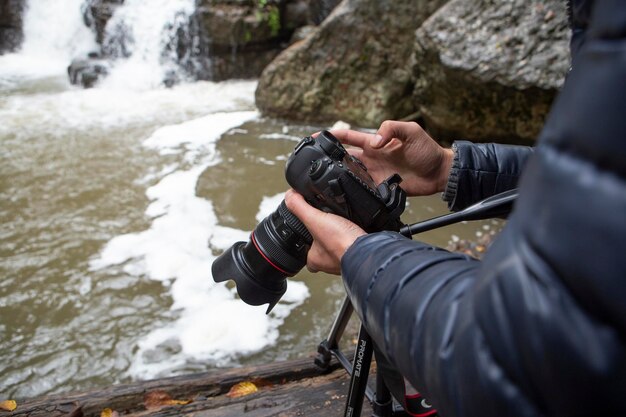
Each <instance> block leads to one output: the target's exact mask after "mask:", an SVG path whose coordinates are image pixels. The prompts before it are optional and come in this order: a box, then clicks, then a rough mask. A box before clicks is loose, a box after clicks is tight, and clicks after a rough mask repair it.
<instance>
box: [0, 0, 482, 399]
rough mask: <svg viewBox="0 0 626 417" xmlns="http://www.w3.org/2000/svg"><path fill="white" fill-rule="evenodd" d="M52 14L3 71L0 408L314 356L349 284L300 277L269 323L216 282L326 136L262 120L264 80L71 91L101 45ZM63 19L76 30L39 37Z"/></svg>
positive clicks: (108, 84) (73, 4)
mask: <svg viewBox="0 0 626 417" xmlns="http://www.w3.org/2000/svg"><path fill="white" fill-rule="evenodd" d="M59 1H60V0H54V1H52V0H49V1H44V0H40V1H39V3H36V2H35V4H37V6H36V7H35V6H32V5H31V6H32V7H31V9H30V10H29V12H28V14H27V18H26V40H25V44H24V47H23V48H22V50H21V51H20V52H19V53H16V54H10V55H4V56H0V219H1V226H0V375H2V378H0V399H3V398H10V397H17V398H23V397H31V396H35V395H41V394H49V393H57V392H64V391H72V390H81V389H88V388H93V387H99V386H105V385H110V384H113V383H120V382H129V381H133V380H138V379H147V378H156V377H162V376H171V375H176V374H182V373H189V372H196V371H206V370H210V369H213V368H216V367H224V366H239V365H242V364H251V363H264V362H268V361H275V360H282V359H289V358H295V357H302V356H308V355H310V354H311V353H312V352H314V350H315V349H316V346H317V344H318V343H319V342H320V341H321V339H322V338H323V337H324V335H325V334H326V332H327V330H328V327H329V326H330V325H331V323H332V320H333V318H334V314H335V312H336V311H337V309H338V305H339V303H340V302H341V300H342V299H343V297H344V292H343V287H342V283H341V280H340V279H339V278H337V277H331V276H326V275H323V274H316V275H313V274H310V273H308V272H306V270H305V271H303V272H301V273H300V274H298V275H297V276H296V277H294V279H293V280H290V283H289V290H288V292H287V294H286V295H285V297H284V298H283V300H282V301H281V303H280V304H279V305H278V306H277V307H276V308H275V309H274V311H273V312H272V313H271V314H270V315H268V316H266V315H265V314H264V312H265V307H250V306H247V305H245V304H244V303H243V302H241V301H240V300H238V299H237V298H236V295H235V293H234V290H233V289H232V287H231V286H228V285H224V284H220V285H216V284H214V283H213V281H212V279H211V273H210V267H211V263H212V261H213V260H214V259H215V257H216V255H218V254H219V253H220V252H221V251H222V250H223V249H225V248H227V247H229V246H230V245H231V244H232V243H234V242H235V241H237V240H247V238H248V234H249V231H250V230H252V229H253V228H254V227H255V225H256V224H257V223H258V222H259V221H260V220H261V219H262V218H263V217H264V216H265V215H267V214H268V213H270V212H272V211H273V210H275V208H276V207H277V205H278V203H279V202H280V201H281V199H282V197H283V193H284V191H285V190H286V189H287V184H286V182H285V180H284V176H283V168H284V162H285V160H286V158H287V157H288V155H289V154H290V153H291V151H292V150H293V147H294V145H295V144H296V142H297V141H298V140H299V139H300V138H301V137H302V136H304V135H307V134H309V133H311V132H313V131H316V130H318V129H320V128H322V127H325V126H306V125H298V124H286V123H281V122H279V121H275V120H268V119H264V118H262V117H261V116H260V115H259V113H258V112H257V110H256V108H255V106H254V90H255V87H256V82H255V81H228V82H221V83H212V82H187V83H182V84H179V85H177V86H175V87H174V88H169V89H167V88H164V87H161V86H160V85H159V84H158V83H155V82H154V74H146V75H145V76H141V71H146V70H147V71H151V70H150V68H149V67H150V66H148V68H147V69H146V68H145V66H144V68H143V69H142V65H143V64H142V63H141V62H138V63H137V65H131V64H132V62H131V63H130V64H129V61H124V62H120V63H119V69H118V70H115V71H114V73H113V76H112V77H111V78H110V79H109V80H105V81H104V82H103V83H102V84H101V85H99V86H98V87H96V88H93V89H89V90H84V89H81V88H78V87H74V86H70V85H69V84H68V82H67V77H66V74H65V67H66V65H67V62H69V61H68V60H69V59H70V58H71V56H73V55H76V53H77V51H79V52H80V51H88V50H89V49H90V48H93V39H92V38H91V37H90V36H92V35H90V34H89V32H88V31H87V32H85V31H82V30H83V29H84V28H83V29H81V27H80V25H79V24H77V23H76V21H77V19H78V21H80V13H77V14H76V16H70V15H71V13H69V12H68V10H69V11H71V10H74V11H76V10H78V9H77V7H78V8H79V7H80V4H81V3H82V2H81V1H78V0H63V3H67V4H66V5H65V6H64V7H60V6H58V4H59ZM133 3H134V2H129V4H131V5H132V4H133ZM186 3H188V2H182V3H181V4H182V6H181V7H188V6H187V5H186ZM46 7H48V9H46ZM174 9H175V8H174ZM54 10H62V11H63V13H61V14H60V15H59V16H58V19H69V21H68V23H65V26H62V25H60V26H59V27H62V28H63V30H60V29H59V31H58V32H59V33H57V32H54V33H48V34H47V35H46V36H41V25H42V22H41V19H49V18H50V14H51V13H54ZM173 12H176V10H174V11H173ZM122 18H123V17H119V18H118V20H119V19H122ZM38 19H39V20H38ZM164 19H167V16H166V17H164ZM47 27H50V25H48V26H47ZM81 31H82V32H81ZM77 40H80V42H77ZM125 73H126V74H127V76H126V77H125V76H124V74H125ZM129 80H133V83H131V84H129ZM443 212H445V206H444V204H443V203H442V202H441V201H440V199H439V197H436V196H435V197H429V198H418V199H411V201H410V203H409V206H408V209H407V211H406V213H405V215H404V216H403V219H404V220H405V221H407V222H409V221H417V220H419V219H424V218H429V217H432V216H434V215H437V214H440V213H443ZM492 228H493V225H492V224H491V223H473V224H462V225H458V226H455V227H452V228H447V229H443V230H439V231H434V232H431V233H428V234H426V235H424V236H423V237H422V238H423V239H425V240H427V241H429V242H431V243H434V244H438V245H444V246H445V245H446V244H447V243H448V242H449V241H450V239H456V238H473V237H475V236H476V234H481V233H486V232H488V231H490V230H491V229H492Z"/></svg>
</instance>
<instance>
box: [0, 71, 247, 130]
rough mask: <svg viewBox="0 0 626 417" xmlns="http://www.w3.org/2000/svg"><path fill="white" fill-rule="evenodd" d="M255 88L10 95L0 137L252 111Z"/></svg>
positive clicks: (240, 84)
mask: <svg viewBox="0 0 626 417" xmlns="http://www.w3.org/2000/svg"><path fill="white" fill-rule="evenodd" d="M256 85H257V83H256V81H229V82H220V83H215V82H209V81H202V82H196V83H189V84H180V85H177V86H175V87H173V88H155V89H152V90H145V91H135V90H111V89H107V88H104V87H103V88H92V89H88V90H83V89H79V88H76V89H69V90H66V91H62V92H44V93H39V94H25V95H20V94H17V95H11V96H9V97H7V98H6V99H4V100H3V101H2V102H0V120H3V123H2V124H0V134H4V133H6V134H11V133H16V134H24V135H26V136H31V137H32V136H36V135H41V134H45V135H65V134H66V133H67V131H68V130H74V131H75V130H82V131H86V132H87V133H88V132H89V131H90V130H93V129H98V130H109V129H116V128H120V127H123V128H127V127H130V126H137V125H145V124H157V125H158V124H163V123H167V122H168V121H169V122H170V123H172V122H175V121H177V120H184V119H188V118H189V117H190V116H193V115H201V114H208V113H215V112H232V111H236V110H241V109H246V108H249V109H253V108H254V90H255V88H256ZM209 130H210V129H209Z"/></svg>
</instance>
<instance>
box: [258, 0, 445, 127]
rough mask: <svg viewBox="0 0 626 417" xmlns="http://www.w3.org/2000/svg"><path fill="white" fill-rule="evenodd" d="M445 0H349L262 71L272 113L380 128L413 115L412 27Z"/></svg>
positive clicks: (264, 99) (266, 107)
mask: <svg viewBox="0 0 626 417" xmlns="http://www.w3.org/2000/svg"><path fill="white" fill-rule="evenodd" d="M444 3H445V0H393V1H392V0H344V1H342V2H341V3H340V4H339V6H337V8H335V9H334V11H333V12H332V13H331V14H330V15H329V16H328V17H327V18H326V20H324V22H323V23H322V24H321V25H320V26H319V29H318V30H316V31H314V33H313V34H311V35H310V36H309V37H307V38H305V39H304V40H303V41H301V42H299V43H296V44H294V45H292V46H291V47H289V48H288V49H286V50H285V51H284V52H282V53H281V54H280V56H279V57H277V58H276V60H274V61H273V62H272V63H271V64H270V65H269V66H268V67H267V68H266V69H265V70H264V72H263V74H262V76H261V78H260V80H259V86H258V89H257V91H256V101H257V106H258V107H259V108H260V109H261V110H262V111H263V112H264V113H265V114H267V115H270V116H275V117H283V118H288V119H297V120H305V121H313V122H328V121H335V120H338V119H341V120H345V121H347V122H351V123H354V124H357V125H361V126H377V125H378V124H379V123H380V122H381V121H382V120H383V119H386V118H398V117H402V116H405V115H406V114H409V113H411V111H412V110H413V109H414V107H415V105H413V104H412V103H411V91H412V90H413V83H412V80H411V68H410V65H409V59H410V56H411V49H412V45H413V42H414V32H415V30H416V29H417V28H418V27H419V26H420V25H421V23H422V22H423V21H424V20H426V18H427V17H428V16H430V15H431V14H432V13H433V12H434V11H435V10H437V8H439V7H440V6H441V5H442V4H444Z"/></svg>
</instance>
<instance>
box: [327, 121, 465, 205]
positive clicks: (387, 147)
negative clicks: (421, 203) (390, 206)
mask: <svg viewBox="0 0 626 417" xmlns="http://www.w3.org/2000/svg"><path fill="white" fill-rule="evenodd" d="M331 133H332V134H333V135H334V136H335V137H336V138H337V139H339V140H340V141H341V142H342V143H344V144H347V145H352V146H355V147H357V148H360V149H355V148H351V149H349V152H350V154H352V155H354V156H356V157H357V158H359V159H360V160H361V161H362V162H363V163H364V164H365V166H366V167H367V170H368V171H369V173H370V175H371V176H372V178H373V179H374V181H376V183H377V184H380V183H381V182H383V181H384V180H386V179H387V178H389V176H391V175H393V174H395V173H398V174H400V176H401V177H402V180H403V181H402V183H401V184H400V186H401V187H402V188H403V189H404V191H406V192H407V194H408V195H409V196H421V195H431V194H434V193H437V192H442V191H444V189H445V187H446V183H447V181H448V173H449V172H450V167H451V166H452V159H453V157H454V155H453V152H452V150H451V149H445V148H443V147H441V146H440V145H439V144H438V143H437V142H435V141H434V140H433V139H432V138H431V137H430V136H428V133H426V132H425V131H424V129H422V128H421V127H420V125H418V124H417V123H415V122H397V121H389V120H388V121H385V122H383V123H382V124H381V125H380V128H379V129H378V132H377V133H376V135H373V134H369V133H363V132H357V131H354V130H347V129H337V130H332V131H331Z"/></svg>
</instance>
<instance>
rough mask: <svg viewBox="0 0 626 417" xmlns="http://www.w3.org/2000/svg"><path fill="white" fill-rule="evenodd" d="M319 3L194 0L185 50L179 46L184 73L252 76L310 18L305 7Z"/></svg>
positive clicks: (301, 0)
mask: <svg viewBox="0 0 626 417" xmlns="http://www.w3.org/2000/svg"><path fill="white" fill-rule="evenodd" d="M320 2H323V0H269V1H267V2H266V4H265V5H261V4H260V2H258V1H252V0H239V1H235V0H199V1H198V4H197V8H196V12H195V13H194V16H193V17H192V29H191V32H192V35H191V37H192V39H193V42H192V43H191V44H190V45H189V46H190V49H189V50H186V49H185V48H184V47H183V48H179V51H182V52H183V55H185V56H187V57H188V59H187V60H186V61H187V64H186V68H187V70H188V72H189V73H190V74H192V76H193V77H194V78H197V79H210V80H215V81H219V80H224V79H228V78H256V77H258V76H259V75H260V74H261V72H262V71H263V69H264V68H265V67H266V66H267V65H268V64H269V63H270V62H271V61H272V60H273V59H274V58H275V57H276V55H277V54H278V53H279V52H280V51H281V50H282V49H284V48H285V47H286V46H287V45H288V42H289V39H290V38H291V35H292V34H293V32H294V31H295V30H296V29H297V28H299V27H301V26H305V25H307V24H310V23H311V21H312V19H311V18H310V10H309V8H310V7H312V5H313V4H316V3H320ZM327 2H328V0H327ZM180 56H181V54H180V53H179V57H180ZM183 61H185V59H183Z"/></svg>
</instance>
